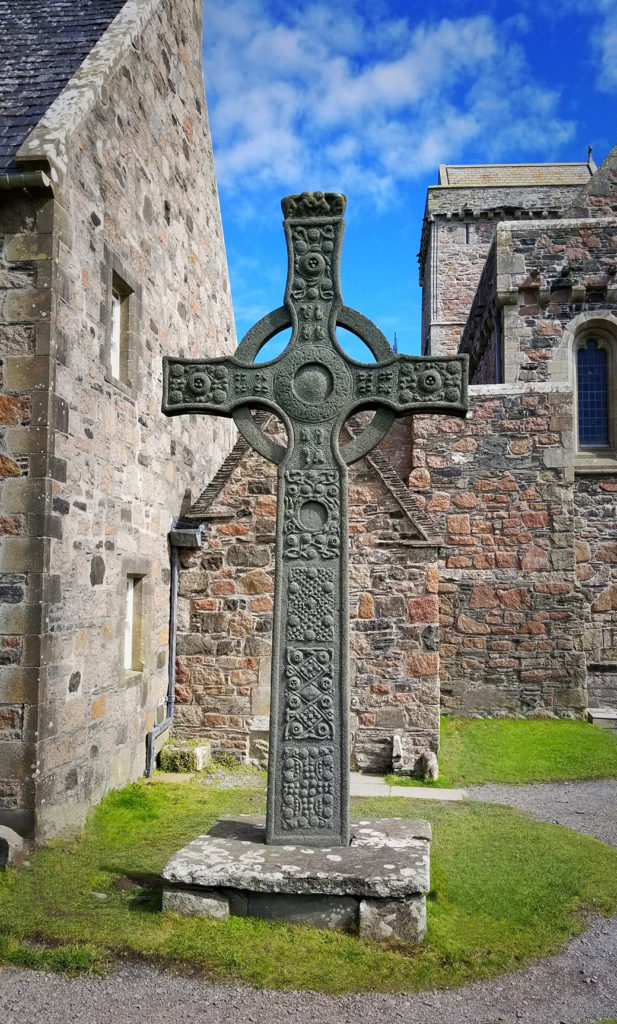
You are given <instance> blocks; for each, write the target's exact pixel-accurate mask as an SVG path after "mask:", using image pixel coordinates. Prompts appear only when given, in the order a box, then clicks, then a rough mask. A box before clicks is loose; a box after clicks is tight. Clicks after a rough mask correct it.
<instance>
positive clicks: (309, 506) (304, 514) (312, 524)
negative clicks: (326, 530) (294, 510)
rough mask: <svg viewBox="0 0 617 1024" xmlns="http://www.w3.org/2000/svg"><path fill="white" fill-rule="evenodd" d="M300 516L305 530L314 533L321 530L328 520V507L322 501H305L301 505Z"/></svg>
mask: <svg viewBox="0 0 617 1024" xmlns="http://www.w3.org/2000/svg"><path fill="white" fill-rule="evenodd" d="M298 518H299V520H300V522H301V524H302V526H303V527H304V529H305V530H310V532H311V533H314V532H315V530H321V528H322V527H323V526H325V524H326V523H327V521H328V509H327V508H326V506H325V505H323V504H322V503H321V501H305V502H304V504H303V505H300V508H299V510H298Z"/></svg>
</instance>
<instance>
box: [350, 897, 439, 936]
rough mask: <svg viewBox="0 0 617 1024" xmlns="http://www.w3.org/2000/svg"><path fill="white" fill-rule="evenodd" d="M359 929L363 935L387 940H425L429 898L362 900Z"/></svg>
mask: <svg viewBox="0 0 617 1024" xmlns="http://www.w3.org/2000/svg"><path fill="white" fill-rule="evenodd" d="M358 931H359V933H360V938H361V939H373V940H374V941H375V942H384V941H386V940H388V939H395V940H398V941H399V942H413V943H418V942H424V937H425V935H426V898H425V896H416V897H413V896H411V897H408V898H407V899H406V900H360V909H359V917H358Z"/></svg>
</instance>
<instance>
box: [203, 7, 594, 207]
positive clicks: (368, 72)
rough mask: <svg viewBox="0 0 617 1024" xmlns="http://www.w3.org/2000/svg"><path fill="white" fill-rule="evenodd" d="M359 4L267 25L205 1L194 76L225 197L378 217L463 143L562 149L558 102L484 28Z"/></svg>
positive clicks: (488, 24) (273, 19) (503, 38)
mask: <svg viewBox="0 0 617 1024" xmlns="http://www.w3.org/2000/svg"><path fill="white" fill-rule="evenodd" d="M271 2H272V3H274V2H275V0H271ZM360 2H361V0H345V2H344V3H342V5H338V6H336V7H334V6H325V5H324V4H321V3H319V2H314V3H310V2H309V3H308V4H306V5H303V6H302V8H301V9H300V10H295V9H294V8H293V6H292V5H289V6H288V7H283V6H282V5H281V13H280V15H277V16H275V15H274V14H272V13H269V9H268V5H267V4H265V3H263V2H260V0H231V3H229V2H225V3H224V2H223V0H209V2H208V3H207V5H206V9H205V47H204V51H205V52H204V57H205V60H204V65H205V72H206V81H207V85H208V101H209V108H210V116H211V121H212V130H213V137H214V143H215V155H216V163H217V173H218V179H219V184H220V186H221V188H222V189H225V190H228V191H230V192H231V191H234V190H239V189H242V190H247V191H251V190H253V189H263V188H264V187H265V186H270V185H272V186H276V187H277V188H279V189H285V190H287V191H294V190H297V189H305V188H328V189H337V190H342V191H345V190H348V191H349V190H351V189H353V190H354V192H355V193H356V194H358V193H360V194H363V195H365V196H369V197H372V199H373V200H374V201H376V202H377V203H378V204H381V203H382V202H384V201H385V199H386V197H387V196H388V194H389V193H390V192H391V190H392V189H393V188H396V186H397V185H398V184H400V183H404V182H406V181H410V180H413V179H414V178H417V177H419V176H420V175H422V174H424V173H426V172H427V171H428V170H433V169H435V168H436V165H437V164H438V163H439V162H443V161H448V160H462V159H464V157H465V151H466V147H467V146H469V145H470V144H472V143H473V146H474V151H475V154H476V156H477V154H482V155H483V157H484V158H485V159H487V160H490V159H498V158H499V154H500V153H502V152H504V151H505V150H507V148H508V146H511V144H512V142H513V141H515V143H516V146H517V148H518V150H519V152H520V154H521V157H524V154H525V153H527V152H531V151H534V150H535V151H537V150H540V151H541V152H544V153H546V155H547V157H550V156H552V155H553V154H554V152H555V150H556V149H557V148H558V147H559V145H560V144H561V143H562V142H563V141H565V140H567V139H568V138H569V137H570V136H571V134H572V131H573V126H572V125H571V124H570V123H568V122H567V121H564V120H563V119H562V118H560V117H559V114H558V109H557V106H558V100H559V96H558V94H557V93H556V92H554V91H552V90H550V89H547V88H546V87H545V86H544V85H543V84H542V83H540V82H538V81H534V80H533V78H532V76H531V74H530V72H529V68H528V66H527V63H526V60H525V56H524V53H523V51H522V50H521V49H520V47H517V46H512V45H509V43H508V38H509V37H510V38H511V35H510V33H509V32H508V30H507V28H506V29H505V30H502V29H500V27H499V25H497V24H496V23H495V21H494V20H493V19H492V18H490V17H488V16H486V15H479V16H475V17H461V18H444V19H442V20H440V21H433V22H431V21H428V20H427V21H425V22H423V23H421V24H419V25H417V24H416V25H413V26H412V25H410V23H409V21H408V20H407V19H405V18H400V17H392V16H390V17H389V16H388V14H387V12H386V13H384V10H383V9H382V10H379V9H378V8H377V7H375V10H374V12H373V13H367V11H366V10H365V9H364V8H363V9H362V11H361V10H360ZM596 2H598V3H601V4H604V3H608V0H596ZM298 6H299V5H298ZM549 147H552V148H549Z"/></svg>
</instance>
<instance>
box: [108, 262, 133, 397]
mask: <svg viewBox="0 0 617 1024" xmlns="http://www.w3.org/2000/svg"><path fill="white" fill-rule="evenodd" d="M131 294H132V292H131V289H130V288H129V286H128V285H127V284H126V282H125V281H123V280H122V278H121V277H120V276H119V275H118V274H116V273H113V274H112V279H111V310H110V315H111V328H110V336H109V369H110V371H111V375H112V377H113V378H114V379H115V380H119V381H120V382H121V383H122V384H130V379H129V301H130V296H131Z"/></svg>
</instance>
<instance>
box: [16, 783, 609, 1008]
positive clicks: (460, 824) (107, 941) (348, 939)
mask: <svg viewBox="0 0 617 1024" xmlns="http://www.w3.org/2000/svg"><path fill="white" fill-rule="evenodd" d="M263 806H264V801H263V794H262V793H261V792H259V791H257V790H251V789H250V788H243V789H241V790H238V789H233V790H229V789H227V790H217V789H214V788H212V787H208V786H206V785H204V784H203V782H200V781H197V780H196V781H191V782H187V783H184V784H183V785H178V784H166V785H157V784H145V783H135V784H133V785H130V786H127V787H125V788H124V789H122V790H118V791H115V792H113V793H110V794H109V795H108V796H107V797H106V798H105V800H104V801H103V802H102V804H101V805H100V806H99V807H98V808H97V809H96V810H95V811H94V812H93V814H92V815H91V817H90V819H89V821H88V824H87V826H86V828H85V830H84V832H83V833H82V834H81V835H80V836H78V837H77V838H76V839H74V840H72V841H66V840H65V841H61V840H57V841H55V842H53V843H51V844H50V845H49V846H48V847H46V848H44V849H41V850H38V851H36V852H35V853H34V854H33V855H32V856H31V858H30V866H29V867H27V868H23V869H22V870H20V871H14V870H8V871H6V872H4V873H3V874H2V875H1V876H0V935H2V936H3V938H2V940H1V941H0V961H4V962H8V963H12V964H21V965H24V966H39V967H42V968H45V969H54V970H68V971H70V972H73V973H75V972H80V971H91V972H93V971H98V970H104V969H105V967H106V965H107V964H108V963H111V962H113V961H114V960H117V959H118V958H121V957H125V956H134V957H140V958H145V959H148V960H151V961H155V962H157V963H161V964H163V965H168V966H171V965H182V966H185V967H186V968H190V969H196V970H199V971H201V972H203V973H204V974H206V975H208V976H210V977H213V978H219V979H227V980H229V981H243V982H248V983H250V984H252V985H256V986H268V987H274V988H295V989H314V990H316V991H322V992H331V993H342V992H352V991H369V990H370V991H378V992H379V991H381V992H388V991H401V990H419V989H427V988H438V987H450V986H455V985H460V984H464V983H466V982H470V981H474V980H478V979H480V978H487V977H490V976H492V975H495V974H498V973H500V972H503V971H507V970H513V969H516V968H519V967H521V966H523V965H524V964H526V963H529V962H530V961H531V960H533V959H535V958H538V957H541V956H546V955H547V954H549V953H552V952H554V951H556V950H557V949H559V948H560V947H562V946H563V945H564V944H565V943H567V941H568V940H569V939H570V938H571V937H572V936H573V935H575V934H577V933H579V932H580V931H581V930H582V929H583V928H584V923H585V911H586V910H587V909H588V908H594V909H595V910H597V911H599V912H600V913H602V914H605V915H608V914H612V913H614V912H615V911H616V910H617V851H615V850H612V849H611V848H609V847H607V846H604V845H602V844H601V843H598V842H596V841H595V840H593V839H591V838H589V837H587V836H582V835H579V834H578V833H575V832H572V831H570V830H568V829H564V828H559V827H557V826H551V825H544V824H541V823H539V822H535V821H531V820H529V819H527V818H526V817H524V816H523V815H522V814H520V813H519V812H517V811H514V810H511V809H509V808H505V807H500V806H494V805H487V804H475V803H462V804H456V805H453V804H449V805H446V804H439V803H433V802H426V801H422V804H421V805H418V804H417V803H415V802H414V801H413V800H409V799H404V798H401V799H391V798H390V799H385V800H384V799H372V800H362V801H354V802H353V813H354V814H355V815H357V816H360V817H367V816H375V817H387V816H401V817H418V816H422V817H428V818H429V819H430V820H431V822H432V824H433V827H434V835H435V838H434V843H433V851H432V882H433V888H432V891H431V893H430V896H429V900H428V915H429V930H428V940H427V943H426V945H425V946H424V947H422V948H414V947H409V946H405V945H400V944H399V945H390V946H387V945H377V944H375V943H370V942H365V941H361V940H359V939H358V938H357V937H354V936H353V935H345V934H340V933H336V932H324V931H319V930H317V929H313V928H307V927H304V928H303V927H298V926H292V925H287V924H284V923H278V922H277V923H275V922H268V921H260V920H257V919H251V918H247V919H242V918H231V919H230V920H229V922H226V923H221V922H215V921H209V920H204V919H197V918H192V919H183V918H180V917H178V916H176V915H174V914H161V913H160V885H159V878H160V872H161V869H162V867H163V865H164V864H165V862H166V861H167V859H168V858H169V857H170V856H171V854H173V853H174V852H175V851H177V850H178V849H179V848H180V847H181V846H183V845H184V844H186V843H187V842H188V841H190V840H191V839H193V838H194V837H195V836H196V835H198V834H199V833H203V832H205V831H207V829H208V828H209V826H210V825H211V823H212V822H213V821H214V820H215V819H216V818H218V817H219V816H220V815H222V814H229V813H232V812H244V813H246V812H249V813H256V812H261V811H262V810H263ZM549 865H550V867H549Z"/></svg>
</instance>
